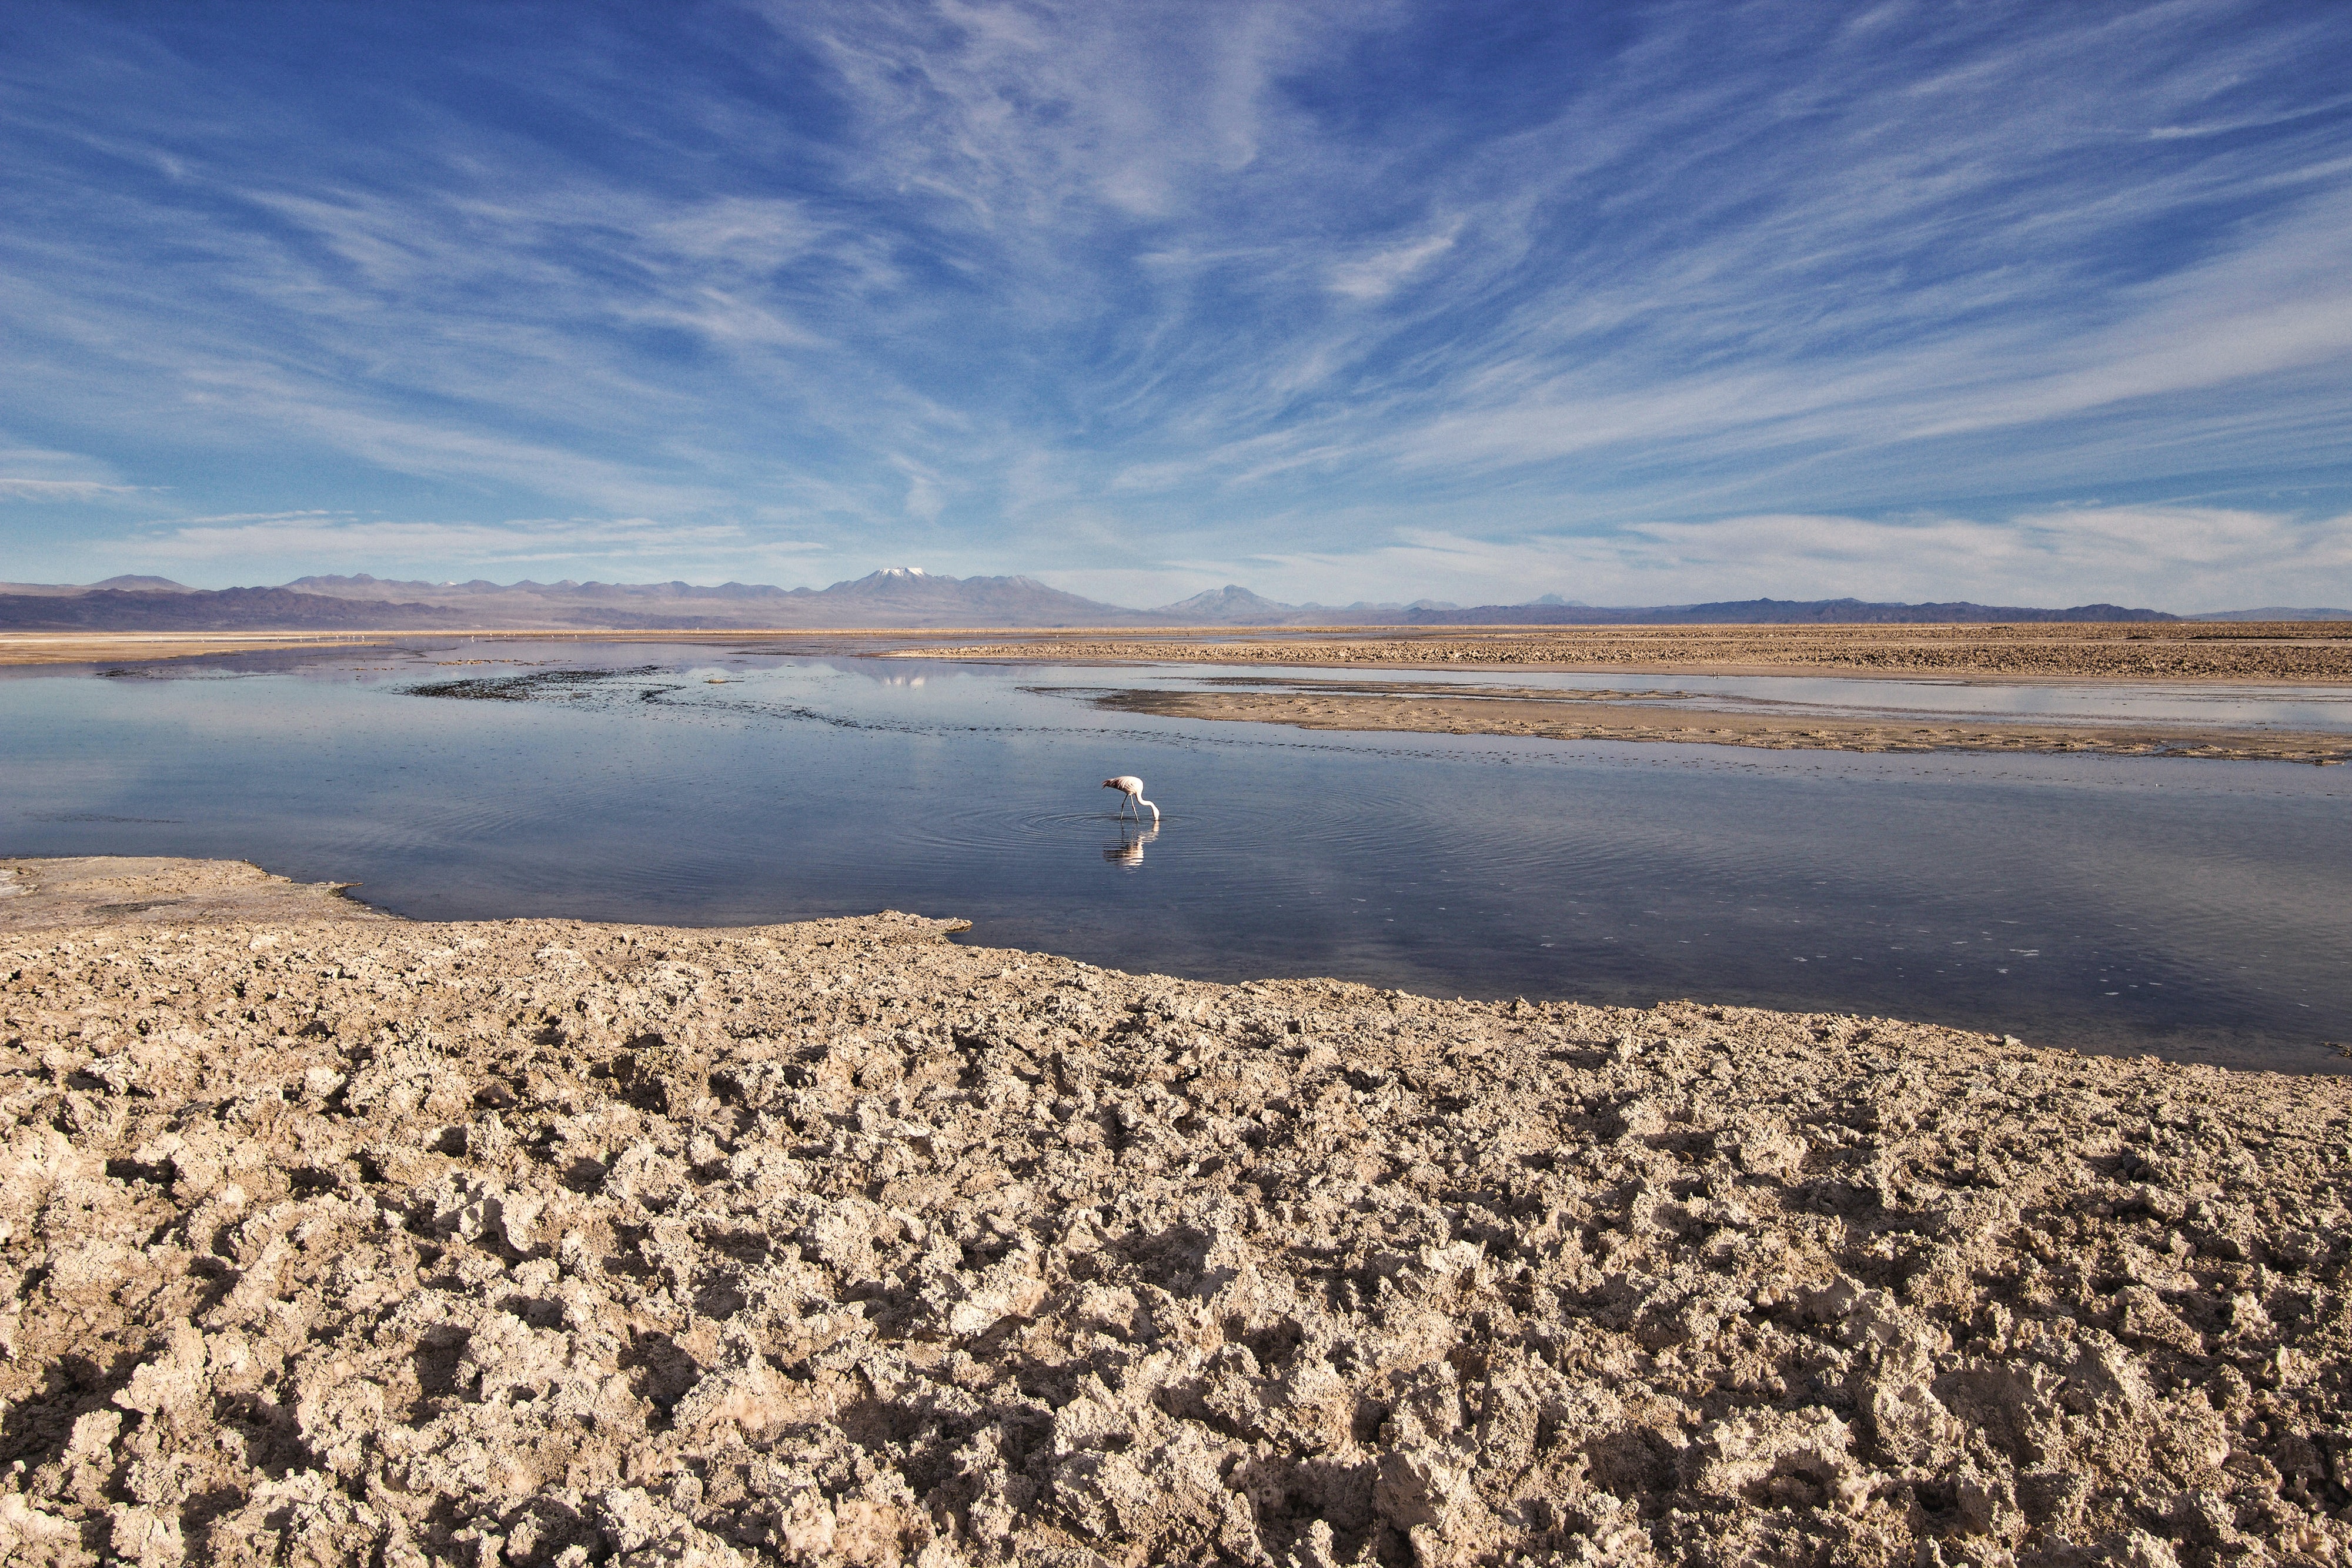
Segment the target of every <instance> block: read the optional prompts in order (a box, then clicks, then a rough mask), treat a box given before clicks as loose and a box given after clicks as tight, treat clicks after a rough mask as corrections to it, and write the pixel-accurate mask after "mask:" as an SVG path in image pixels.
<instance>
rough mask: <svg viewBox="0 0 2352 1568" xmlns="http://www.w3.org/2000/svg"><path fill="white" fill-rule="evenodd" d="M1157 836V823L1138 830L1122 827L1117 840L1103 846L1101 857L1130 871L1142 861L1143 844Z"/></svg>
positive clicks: (1158, 831)
mask: <svg viewBox="0 0 2352 1568" xmlns="http://www.w3.org/2000/svg"><path fill="white" fill-rule="evenodd" d="M1159 836H1160V828H1159V825H1158V824H1157V823H1154V824H1153V825H1152V826H1150V827H1149V828H1145V829H1143V830H1141V831H1135V830H1133V829H1124V828H1123V829H1121V830H1120V831H1119V835H1118V842H1117V843H1115V844H1105V845H1104V846H1103V859H1105V860H1107V861H1108V862H1110V863H1111V864H1113V865H1116V866H1125V867H1127V868H1128V869H1129V870H1130V871H1131V870H1133V869H1134V868H1136V867H1137V866H1139V865H1141V864H1142V863H1143V846H1144V845H1146V844H1148V843H1150V842H1151V841H1152V840H1154V839H1156V838H1158V837H1159Z"/></svg>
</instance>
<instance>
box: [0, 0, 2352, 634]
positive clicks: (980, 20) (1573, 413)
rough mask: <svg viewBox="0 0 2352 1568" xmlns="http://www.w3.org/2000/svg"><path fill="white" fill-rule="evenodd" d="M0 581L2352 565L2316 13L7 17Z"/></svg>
mask: <svg viewBox="0 0 2352 1568" xmlns="http://www.w3.org/2000/svg"><path fill="white" fill-rule="evenodd" d="M0 194H4V195H5V204H6V205H5V210H6V212H7V214H8V217H7V221H6V222H5V224H0V334H5V349H0V353H5V370H6V374H5V378H0V547H5V556H6V559H5V562H0V578H7V579H13V580H89V579H92V578H95V577H100V576H104V575H108V574H110V573H112V572H117V571H160V572H163V573H165V574H167V575H171V576H174V577H177V578H179V579H181V580H184V581H188V582H193V583H198V584H202V585H206V586H217V585H223V584H226V583H231V582H257V581H280V580H286V579H288V578H290V577H292V576H295V575H297V574H299V573H305V572H311V571H334V570H342V571H355V570H366V571H373V572H375V573H377V574H378V575H382V576H425V577H432V578H467V577H474V576H487V577H491V578H495V579H498V580H509V579H512V578H517V577H524V576H529V577H536V578H540V579H542V580H547V579H553V578H561V577H566V576H569V577H575V578H586V577H597V578H603V579H606V580H612V579H627V580H646V579H662V578H670V577H683V578H687V579H689V580H698V581H717V580H724V579H728V578H734V579H740V580H749V581H777V582H783V583H787V584H789V583H795V582H810V583H823V582H825V581H830V580H834V579H836V578H840V577H844V576H852V575H857V574H860V573H863V572H864V571H866V570H870V569H872V568H874V567H877V566H883V565H895V564H912V565H919V566H922V567H924V568H926V569H928V570H933V571H949V572H955V573H958V574H965V573H971V572H997V571H1025V572H1029V573H1031V574H1033V575H1035V576H1038V577H1041V578H1044V579H1045V580H1048V581H1051V582H1053V583H1055V584H1056V585H1058V586H1061V587H1065V588H1069V589H1072V590H1074V591H1079V592H1084V593H1087V594H1091V595H1095V596H1097V597H1102V598H1107V599H1111V600H1115V601H1122V602H1129V603H1155V602H1160V601H1166V600H1170V599H1173V598H1176V597H1178V596H1180V595H1181V594H1184V593H1188V592H1191V591H1195V590H1197V589H1200V588H1203V587H1208V586H1213V585H1215V584H1219V583H1223V582H1225V581H1229V580H1237V581H1241V582H1244V583H1247V584H1249V585H1250V586H1252V587H1254V588H1255V589H1257V590H1258V591H1261V592H1265V593H1268V594H1272V595H1275V596H1277V597H1282V598H1287V599H1309V598H1312V599H1319V600H1322V601H1328V602H1339V601H1346V600H1350V599H1355V598H1359V597H1364V598H1377V599H1410V598H1415V597H1421V596H1424V595H1427V596H1435V597H1441V598H1446V599H1453V600H1456V601H1465V602H1484V601H1517V600H1522V599H1526V598H1529V597H1532V596H1533V595H1535V594H1537V593H1540V592H1547V591H1549V592H1559V593H1562V594H1565V595H1567V596H1569V597H1570V598H1577V599H1583V600H1587V601H1593V602H1611V603H1623V602H1641V603H1649V602H1666V601H1687V600H1697V599H1712V598H1730V597H1748V596H1750V595H1754V594H1771V595H1776V596H1781V597H1816V596H1821V595H1827V594H1837V593H1855V594H1860V595H1863V596H1865V597H1873V598H1904V599H1921V598H1973V599H1978V600H1984V601H2000V602H2018V603H2029V604H2061V603H2070V602H2077V601H2086V600H2093V599H2112V600H2118V601H2125V602H2130V603H2148V604H2156V605H2159V606H2162V607H2166V608H2173V609H2183V610H2199V609H2213V608H2226V607H2234V606H2241V605H2254V604H2264V603H2278V602H2286V603H2294V604H2316V603H2334V604H2344V603H2347V602H2352V442H2347V433H2352V5H2342V4H2338V3H2335V0H2313V3H2307V4H2301V5H2277V4H2268V5H2265V4H2238V3H2233V0H2194V3H2187V4H2183V3H2175V4H2153V5H2151V4H2099V3H2097V0H2070V3H2069V4H2066V5H2048V4H2046V3H2038V0H2037V3H2016V4H2011V3H2004V0H1965V3H1962V0H1889V3H1887V4H1881V5H1871V4H1853V5H1825V4H1739V3H1735V0H1718V3H1709V4H1664V5H1640V4H1622V5H1552V6H1545V5H1534V4H1528V3H1527V0H1513V3H1509V4H1496V5H1482V4H1467V3H1456V4H1445V5H1436V4H1415V3H1405V0H1399V3H1395V4H1381V3H1366V4H1360V5H1297V6H1292V5H1279V4H1255V5H1223V4H1217V3H1214V0H1199V3H1195V4H1188V5H1126V4H1102V3H1100V0H1093V3H1079V4H1072V5H1042V4H1041V5H993V4H982V3H966V0H952V3H942V4H908V5H891V4H878V3H876V4H862V5H826V4H823V3H822V0H811V3H801V0H795V3H793V4H761V3H757V0H745V3H742V4H727V5H720V4H709V5H694V4H680V5H620V4H611V5H597V4H591V3H585V0H562V3H561V4H548V5H530V4H499V3H487V4H486V3H481V0H470V3H467V4H462V5H435V4H430V3H425V0H404V3H403V4H401V5H357V4H351V5H342V4H333V3H322V0H303V3H301V4H294V5H277V4H272V3H269V0H234V3H230V4H207V3H205V0H171V3H168V4H166V3H162V0H158V3H154V4H149V5H138V4H113V5H95V4H84V5H54V4H47V3H44V0H14V3H13V4H12V5H9V6H7V7H6V8H5V11H0Z"/></svg>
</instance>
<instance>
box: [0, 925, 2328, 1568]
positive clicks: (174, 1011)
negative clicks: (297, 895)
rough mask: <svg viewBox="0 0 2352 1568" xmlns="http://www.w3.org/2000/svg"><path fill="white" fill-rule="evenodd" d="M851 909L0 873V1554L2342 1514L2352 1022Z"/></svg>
mask: <svg viewBox="0 0 2352 1568" xmlns="http://www.w3.org/2000/svg"><path fill="white" fill-rule="evenodd" d="M945 929H946V926H945V924H944V923H941V922H936V921H927V920H920V919H917V918H914V917H912V916H908V915H880V916H877V917H875V918H872V919H867V920H856V921H842V922H834V923H828V924H824V925H793V926H777V927H770V928H762V929H756V930H733V931H683V930H668V929H659V928H648V927H625V926H597V925H579V924H573V923H564V922H545V921H527V922H514V923H505V924H487V925H406V924H403V923H398V922H392V921H383V922H348V923H341V924H325V923H318V924H266V925H256V924H241V925H211V924H191V925H183V926H176V927H175V926H170V925H83V926H78V927H67V928H59V929H51V930H47V931H39V932H21V931H20V932H17V933H16V934H14V935H12V936H7V937H5V939H0V982H5V985H0V1019H5V1028H0V1399H5V1405H0V1557H5V1559H6V1560H7V1561H9V1562H12V1563H13V1562H24V1563H89V1562H93V1561H96V1560H100V1559H109V1558H110V1559H113V1560H119V1561H121V1562H125V1563H137V1564H141V1565H142V1568H171V1565H173V1564H175V1563H369V1564H373V1563H383V1564H386V1565H397V1564H415V1563H423V1562H426V1561H435V1562H446V1563H464V1564H468V1565H487V1564H492V1563H529V1564H541V1563H544V1564H565V1565H573V1564H580V1563H604V1562H612V1563H621V1564H625V1565H627V1568H652V1565H655V1564H679V1563H695V1564H705V1565H714V1568H715V1565H721V1564H726V1565H733V1564H739V1563H754V1562H756V1563H799V1564H820V1563H822V1564H860V1565H878V1564H890V1563H908V1564H931V1565H944V1564H950V1563H972V1564H980V1563H1015V1562H1017V1563H1029V1564H1039V1565H1045V1564H1054V1565H1070V1568H1076V1565H1079V1564H1087V1563H1106V1562H1108V1563H1121V1564H1127V1563H1135V1564H1140V1563H1161V1562H1202V1563H1206V1562H1221V1563H1250V1564H1279V1565H1285V1568H1292V1565H1295V1568H1322V1565H1327V1564H1334V1563H1393V1564H1402V1563H1421V1564H1426V1565H1435V1564H1470V1563H1504V1562H1529V1563H1653V1562H1655V1563H1666V1562H1672V1563H1726V1564H1729V1563H1768V1562H1769V1563H1904V1564H1910V1563H1958V1562H1969V1563H2009V1562H2012V1561H2014V1562H2017V1563H2094V1562H2101V1563H2131V1564H2137V1565H2140V1568H2150V1565H2160V1564H2168V1563H2269V1562H2273V1561H2291V1562H2306V1563H2333V1562H2340V1561H2341V1560H2342V1559H2343V1557H2344V1555H2345V1552H2346V1550H2347V1546H2352V1525H2347V1523H2346V1522H2345V1521H2346V1519H2347V1517H2352V1513H2347V1503H2352V1493H2347V1490H2346V1482H2347V1481H2352V1418H2348V1417H2347V1381H2346V1380H2347V1356H2352V1323H2347V1312H2346V1305H2345V1301H2346V1298H2345V1286H2346V1279H2345V1273H2346V1263H2347V1241H2346V1233H2345V1219H2346V1212H2345V1203H2346V1199H2347V1132H2352V1085H2347V1083H2345V1082H2341V1081H2337V1080H2326V1079H2293V1078H2284V1077H2276V1076H2268V1075H2258V1074H2231V1073H2228V1072H2225V1071H2220V1070H2217V1069H2208V1068H2192V1067H2180V1066H2171V1065H2163V1064H2158V1063H2156V1062H2153V1061H2113V1060H2101V1059H2086V1058H2077V1057H2074V1056H2072V1055H2069V1054H2066V1053H2064V1052H2058V1051H2034V1050H2029V1049H2026V1048H2023V1047H2021V1046H2017V1045H2014V1044H2005V1043H2003V1042H2000V1041H1998V1040H1987V1039H1985V1038H1984V1037H1981V1036H1969V1035H1964V1034H1959V1033H1955V1032H1953V1031H1949V1030H1938V1029H1931V1028H1925V1027H1920V1026H1916V1025H1907V1024H1899V1023H1889V1022H1885V1021H1883V1020H1876V1019H1872V1020H1862V1019H1853V1018H1844V1017H1806V1016H1797V1015H1787V1014H1773V1013H1764V1012H1755V1011H1747V1010H1740V1009H1711V1008H1706V1007H1702V1006H1697V1005H1693V1004H1671V1005H1667V1006H1663V1007H1660V1008H1657V1009H1652V1010H1649V1011H1646V1012H1638V1011H1623V1010H1610V1009H1592V1008H1584V1007H1577V1006H1570V1005H1565V1004H1549V1005H1541V1006H1533V1005H1528V1004H1523V1003H1507V1004H1502V1005H1492V1004H1482V1003H1433V1002H1430V1001H1427V1000H1424V999H1422V998H1415V997H1412V996H1406V995H1402V994H1398V993H1393V992H1376V991H1372V990H1368V989H1365V988H1360V987H1355V986H1343V985H1335V984H1328V983H1322V982H1297V983H1281V984H1263V985H1250V986H1241V987H1231V988H1229V987H1221V986H1212V985H1201V984H1191V983H1185V982H1181V981H1176V980H1171V979H1167V978H1163V977H1152V976H1130V975H1123V974H1116V973H1111V972H1108V971H1104V970H1098V969H1092V968H1088V967H1086V966H1083V965H1079V964H1075V963H1070V962H1067V961H1065V960H1060V959H1055V958H1050V957H1044V956H1037V955H1034V954H1027V953H1017V952H1008V951H1002V950H990V949H985V948H975V947H968V946H958V945H955V944H952V943H950V942H948V941H946V940H944V939H943V937H942V934H943V931H944V930H945Z"/></svg>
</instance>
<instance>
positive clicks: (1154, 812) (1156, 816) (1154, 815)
mask: <svg viewBox="0 0 2352 1568" xmlns="http://www.w3.org/2000/svg"><path fill="white" fill-rule="evenodd" d="M1135 803H1136V804H1137V805H1139V806H1151V802H1150V801H1149V800H1145V799H1144V798H1143V797H1142V796H1140V795H1138V796H1137V797H1136V798H1135ZM1151 820H1152V821H1155V822H1156V821H1159V820H1160V808H1159V807H1157V806H1151Z"/></svg>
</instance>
